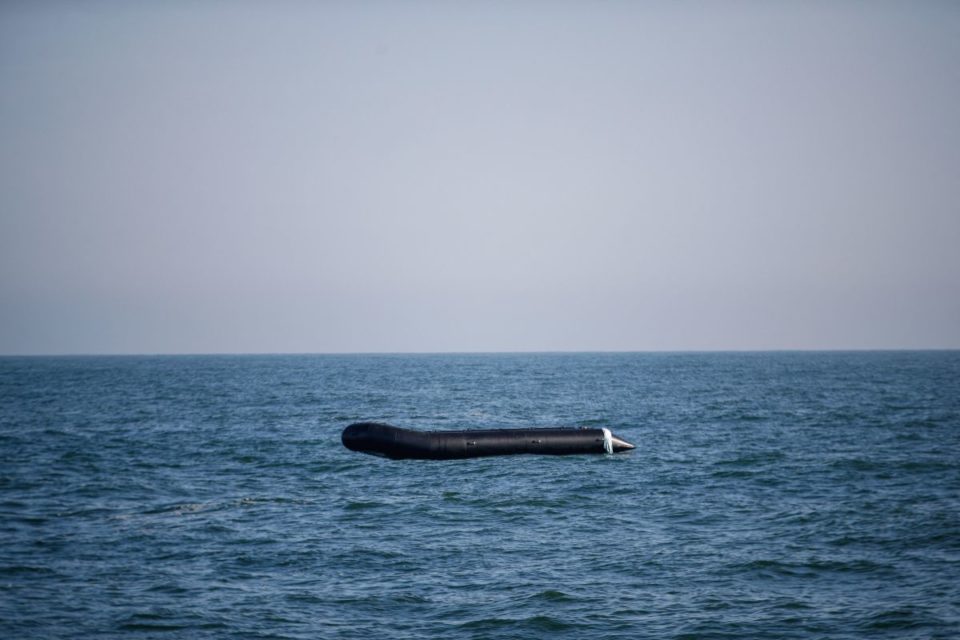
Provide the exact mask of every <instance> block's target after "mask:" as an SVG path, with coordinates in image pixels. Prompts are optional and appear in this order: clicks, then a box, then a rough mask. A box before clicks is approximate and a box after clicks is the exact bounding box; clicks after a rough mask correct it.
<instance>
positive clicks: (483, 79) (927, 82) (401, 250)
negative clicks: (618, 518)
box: [0, 1, 960, 354]
mask: <svg viewBox="0 0 960 640" xmlns="http://www.w3.org/2000/svg"><path fill="white" fill-rule="evenodd" d="M925 347H934V348H938V347H947V348H957V347H960V3H956V2H895V3H884V2H836V3H830V2H782V3H777V2H735V1H734V2H723V3H699V2H697V3H692V2H691V3H685V2H662V3H659V2H563V1H560V2H533V1H531V2H506V1H505V2H496V1H494V2H397V3H394V2H372V1H371V2H340V3H336V2H293V1H291V2H259V3H258V2H202V1H201V2H152V3H150V2H132V3H131V2H96V1H93V2H5V3H3V4H0V353H2V354H21V353H183V352H202V353H214V352H246V353H249V352H362V351H514V350H521V351H541V350H675V349H676V350H681V349H808V348H812V349H818V348H925Z"/></svg>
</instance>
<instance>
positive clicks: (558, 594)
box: [529, 589, 576, 602]
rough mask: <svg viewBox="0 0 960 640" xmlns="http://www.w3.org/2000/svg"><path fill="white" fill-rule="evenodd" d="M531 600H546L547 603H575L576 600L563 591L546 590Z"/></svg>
mask: <svg viewBox="0 0 960 640" xmlns="http://www.w3.org/2000/svg"><path fill="white" fill-rule="evenodd" d="M529 599H530V600H544V601H546V602H573V601H574V600H576V598H574V597H573V596H570V595H568V594H566V593H564V592H563V591H557V590H556V589H546V590H545V591H541V592H540V593H537V594H534V595H532V596H530V598H529Z"/></svg>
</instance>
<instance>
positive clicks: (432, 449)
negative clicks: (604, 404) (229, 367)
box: [340, 422, 635, 460]
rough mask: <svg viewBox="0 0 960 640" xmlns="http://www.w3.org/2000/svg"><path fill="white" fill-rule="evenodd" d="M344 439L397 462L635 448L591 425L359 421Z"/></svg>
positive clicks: (345, 432) (358, 448)
mask: <svg viewBox="0 0 960 640" xmlns="http://www.w3.org/2000/svg"><path fill="white" fill-rule="evenodd" d="M340 439H341V440H342V441H343V446H345V447H346V448H347V449H350V450H351V451H359V452H361V453H369V454H372V455H376V456H383V457H386V458H392V459H394V460H402V459H408V458H412V459H420V460H456V459H461V458H479V457H482V456H505V455H512V454H517V453H536V454H547V455H573V454H580V453H619V452H621V451H629V450H630V449H633V448H635V447H634V446H633V445H632V444H630V443H629V442H627V441H626V440H623V439H621V438H618V437H617V436H615V435H613V434H611V433H610V431H609V430H606V429H588V428H581V429H491V430H485V431H413V430H412V429H401V428H400V427H394V426H391V425H389V424H381V423H378V422H358V423H356V424H351V425H350V426H349V427H347V428H346V429H344V430H343V434H342V435H341V438H340Z"/></svg>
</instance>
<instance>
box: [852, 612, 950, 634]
mask: <svg viewBox="0 0 960 640" xmlns="http://www.w3.org/2000/svg"><path fill="white" fill-rule="evenodd" d="M932 622H933V621H931V620H926V619H924V618H923V617H920V616H918V615H917V612H916V611H914V610H913V609H910V608H904V609H891V610H889V611H882V612H880V613H878V614H876V615H874V616H872V617H871V618H870V619H869V620H867V621H865V622H864V623H863V624H862V625H861V626H862V627H863V628H864V629H868V630H871V631H881V630H882V631H893V630H902V629H916V628H918V627H926V626H929V625H930V624H931V623H932Z"/></svg>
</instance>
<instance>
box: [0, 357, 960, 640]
mask: <svg viewBox="0 0 960 640" xmlns="http://www.w3.org/2000/svg"><path fill="white" fill-rule="evenodd" d="M357 421H382V422H387V423H390V424H394V425H397V426H402V427H407V428H415V429H427V430H430V429H443V430H449V429H472V428H483V429H491V428H516V427H537V426H543V427H546V426H568V427H580V426H585V427H606V428H608V429H610V430H612V431H613V433H614V434H616V435H618V436H620V437H622V438H624V439H626V440H628V441H630V442H632V443H634V444H636V445H637V448H636V449H635V450H633V451H630V452H628V453H621V454H615V455H606V454H597V455H578V456H535V455H518V456H506V457H493V458H478V459H470V460H455V461H424V460H404V461H392V460H387V459H384V458H378V457H374V456H368V455H364V454H361V453H355V452H351V451H349V450H347V449H345V448H344V447H343V446H342V444H341V441H340V434H341V432H342V430H343V429H344V428H345V427H346V426H347V425H349V424H351V423H352V422H357ZM0 637H2V638H10V639H20V638H84V639H87V638H92V639H101V638H135V639H139V638H164V639H171V638H191V639H192V638H200V639H204V638H217V639H220V638H223V639H227V638H230V639H234V638H241V639H242V638H276V639H282V638H290V639H294V638H298V639H299V638H302V639H307V638H310V639H316V638H321V639H322V638H344V639H353V638H356V639H369V638H390V639H408V638H409V639H413V638H476V639H481V638H491V639H494V638H497V639H499V638H510V639H514V638H518V639H525V638H529V639H547V638H550V639H554V638H576V639H609V638H623V639H628V638H629V639H637V638H639V639H643V638H651V639H654V638H656V639H661V638H662V639H675V640H679V639H691V640H692V639H709V638H716V639H720V638H725V639H734V638H736V639H750V638H771V639H772V638H777V639H780V638H784V639H787V638H791V639H798V640H800V639H803V640H806V639H814V638H837V639H840V638H897V639H902V638H924V639H927V638H960V352H958V351H923V352H921V351H878V352H870V351H863V352H756V353H750V352H732V353H523V354H433V355H430V354H425V355H409V354H394V355H391V354H383V355H236V356H232V355H216V356H143V357H139V356H137V357H133V356H90V357H4V358H0Z"/></svg>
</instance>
